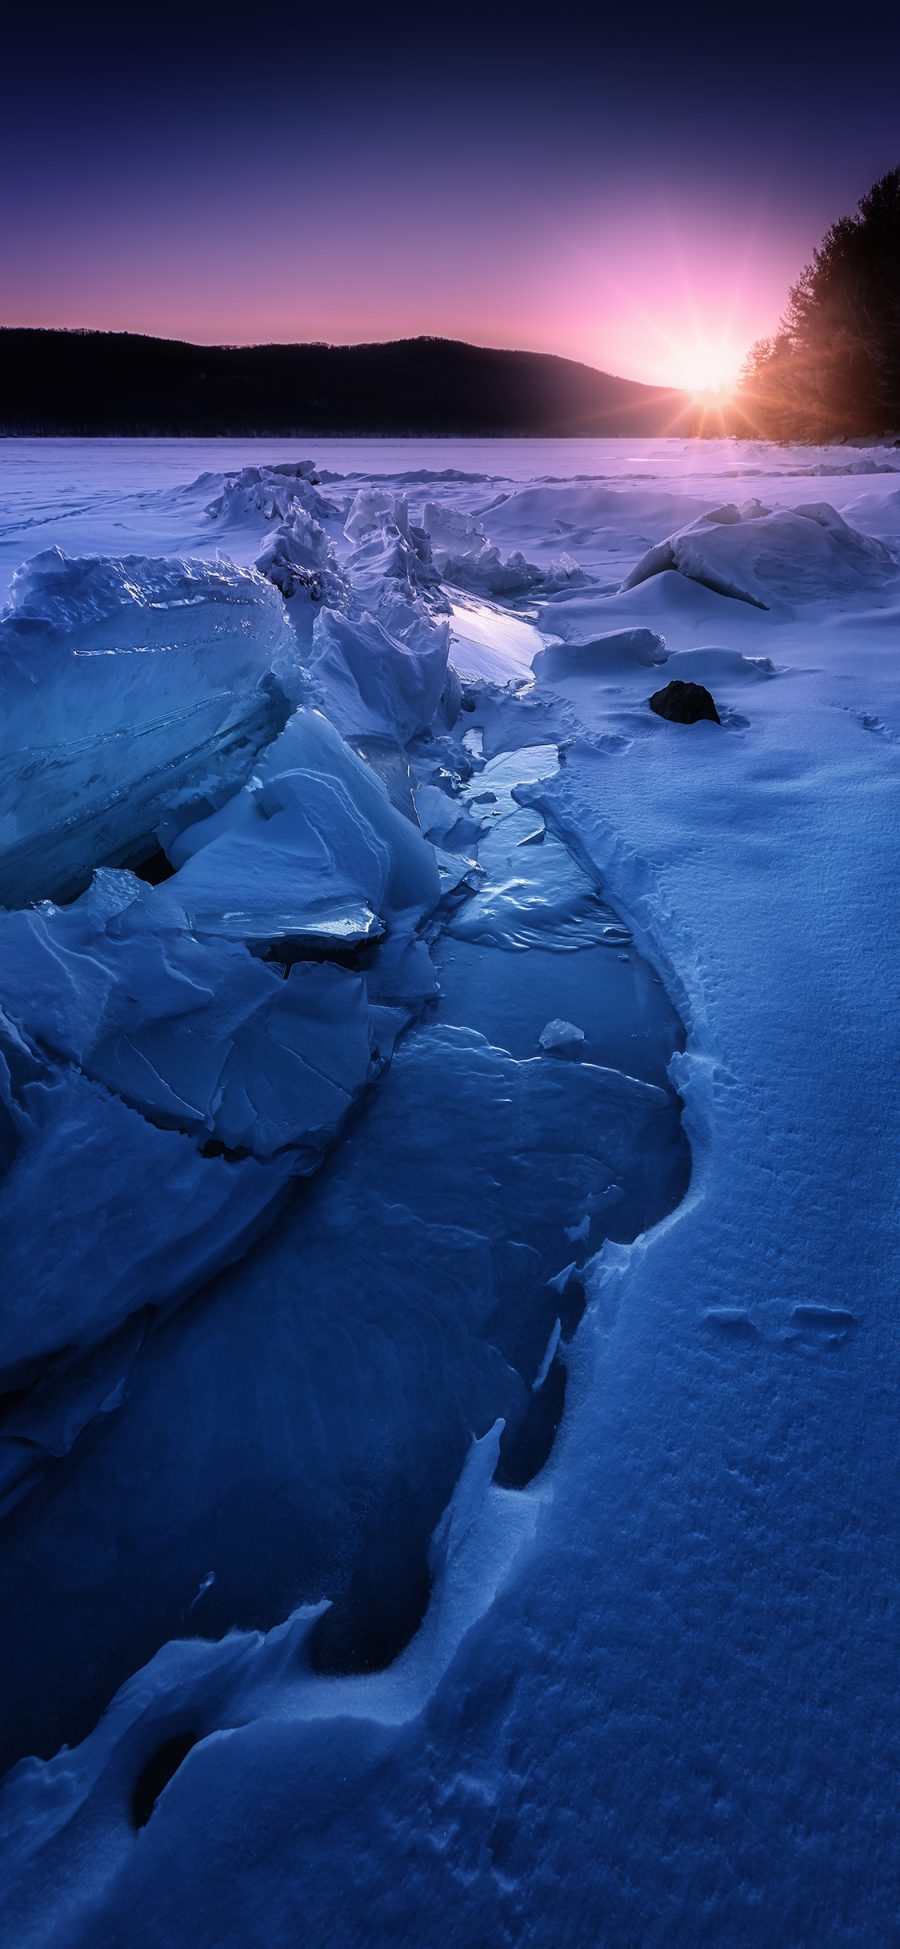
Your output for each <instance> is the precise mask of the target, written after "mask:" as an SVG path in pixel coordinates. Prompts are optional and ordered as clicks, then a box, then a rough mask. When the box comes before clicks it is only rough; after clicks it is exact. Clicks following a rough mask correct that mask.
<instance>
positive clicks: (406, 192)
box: [0, 0, 900, 386]
mask: <svg viewBox="0 0 900 1949" xmlns="http://www.w3.org/2000/svg"><path fill="white" fill-rule="evenodd" d="M24 11H25V10H19V12H20V14H22V13H24ZM898 56H900V29H898V27H897V26H896V25H895V24H894V22H893V20H892V18H891V15H890V13H889V10H888V9H887V8H884V9H883V10H882V12H881V19H880V21H879V17H878V10H877V9H870V10H867V12H866V14H865V15H864V16H863V25H862V29H861V31H858V30H856V29H855V30H854V38H853V40H852V42H851V41H845V40H844V39H843V38H842V41H841V45H840V49H839V50H838V49H837V48H836V46H835V43H834V42H833V40H832V39H830V38H829V37H828V35H827V32H826V24H825V20H824V16H823V15H822V14H821V12H819V13H818V14H815V13H813V11H812V10H810V11H809V13H808V15H805V16H804V15H802V14H801V13H799V12H798V10H797V9H796V8H794V9H791V10H787V9H780V10H776V9H770V10H768V11H767V10H766V9H765V8H763V9H759V8H755V9H753V10H752V12H748V11H746V10H734V11H733V12H732V14H731V15H729V14H728V12H727V10H725V9H719V10H717V11H716V13H715V14H714V13H713V12H712V11H710V12H709V13H704V12H703V10H702V9H701V10H698V9H696V8H694V9H691V10H690V11H685V12H684V13H683V14H681V15H679V12H678V10H677V9H674V8H668V9H665V10H663V9H661V8H659V9H654V8H652V7H651V8H646V7H645V8H642V9H641V10H640V11H639V12H638V10H635V9H631V8H628V7H621V8H617V9H616V10H615V13H614V14H613V13H612V12H610V15H609V17H608V18H605V17H604V10H603V8H602V7H598V6H592V7H587V6H581V5H569V4H565V0H563V3H562V4H556V5H552V6H551V5H547V6H546V8H544V9H543V10H542V11H541V12H540V13H539V11H538V9H537V8H535V7H527V8H526V7H525V6H521V7H519V6H515V5H502V6H500V5H497V6H493V7H490V6H483V7H475V6H468V5H461V6H454V7H452V8H450V7H444V6H427V7H423V8H421V9H420V10H415V9H413V8H411V7H408V6H402V5H401V6H396V7H390V8H388V7H385V8H379V7H374V6H369V7H366V8H361V7H356V6H345V7H342V8H337V7H335V6H332V7H330V8H329V11H328V16H327V19H323V18H322V17H321V16H320V14H319V12H318V11H317V10H316V9H313V8H310V7H305V6H302V5H301V6H297V7H295V8H294V9H293V10H292V11H290V12H289V11H288V10H286V9H257V10H252V9H247V10H246V12H245V15H244V18H243V23H242V26H241V27H240V29H239V30H235V28H234V27H233V25H232V23H231V19H230V16H229V15H228V14H227V13H225V14H219V15H215V14H213V13H209V14H208V15H206V16H204V17H202V18H201V16H200V15H198V14H197V13H196V12H193V13H191V12H189V11H187V10H185V9H182V10H176V9H169V8H158V7H157V8H153V9H142V8H140V7H137V8H130V9H125V8H123V9H121V11H120V12H119V13H118V14H116V15H115V16H111V17H109V18H107V17H105V16H104V15H101V14H100V13H98V12H96V11H95V12H93V13H92V12H91V10H90V9H89V10H88V11H87V12H84V11H81V12H79V11H78V10H77V9H70V10H68V11H67V12H65V13H63V12H60V13H59V14H58V15H57V14H55V13H52V12H48V11H47V10H46V9H44V10H35V9H32V10H29V11H28V14H27V17H26V18H24V19H22V18H20V20H19V21H18V22H17V23H14V24H13V27H12V29H11V38H10V33H7V35H6V38H5V55H4V66H5V69H6V78H7V84H8V86H7V90H6V91H5V93H6V99H5V103H4V114H3V118H2V126H0V156H2V169H3V183H4V194H3V210H2V219H0V228H2V235H0V245H2V265H3V279H2V322H4V323H6V324H29V325H90V326H101V327H106V328H118V329H127V330H129V331H140V332H153V333H161V334H165V335H167V336H174V337H182V338H190V339H195V340H202V341H229V342H244V341H258V340H268V339H282V340H289V339H305V338H323V339H330V340H335V341H343V342H347V341H356V340H362V339H382V338H393V337H400V336H409V335H412V334H415V333H419V332H430V333H436V334H441V335H446V336H450V337H461V338H468V339H471V340H474V341H477V342H479V343H482V344H488V345H516V346H523V347H531V348H535V349H540V350H547V351H555V352H561V353H564V354H566V355H568V356H571V357H575V358H579V359H583V360H585V361H587V362H588V363H590V364H593V365H598V366H602V367H606V368H607V369H609V370H611V371H615V372H619V373H622V374H625V375H627V376H629V377H634V378H641V379H648V380H654V381H657V382H662V383H671V384H677V385H689V386H697V385H703V384H706V383H716V382H718V381H721V380H726V379H727V378H729V377H730V376H732V374H733V372H734V370H735V368H736V366H737V365H738V364H739V362H740V359H741V357H742V355H743V353H744V351H745V350H746V348H747V346H748V345H749V343H750V342H751V341H752V340H753V339H754V338H755V337H757V336H759V335H760V334H761V333H764V332H767V331H770V330H771V329H772V328H773V326H774V325H775V323H776V322H777V318H778V315H779V312H780V311H781V309H782V307H783V305H784V301H785V297H786V293H787V287H788V285H789V283H790V281H791V280H792V278H793V277H795V276H796V274H797V272H798V271H799V269H800V267H801V266H802V264H803V262H804V261H805V260H806V259H807V258H808V256H809V255H810V252H811V249H812V247H813V245H814V244H815V243H816V242H817V241H818V239H819V237H820V236H821V234H822V232H823V230H824V229H825V228H826V226H827V225H828V223H829V222H830V221H832V219H833V218H834V217H836V216H838V215H840V214H841V213H842V212H844V211H846V210H849V209H852V208H853V206H854V205H855V203H856V201H857V198H858V197H859V195H860V194H861V193H862V192H863V191H864V190H865V189H866V188H867V186H868V185H869V183H870V182H871V181H872V179H873V178H874V177H875V176H877V175H878V174H880V173H882V172H883V171H884V170H885V169H887V168H889V167H891V166H892V165H893V164H895V163H897V162H898V161H900V125H898V116H897V108H896V92H897V72H898ZM836 138H837V139H836Z"/></svg>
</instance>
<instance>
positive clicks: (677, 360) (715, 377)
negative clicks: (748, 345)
mask: <svg viewBox="0 0 900 1949" xmlns="http://www.w3.org/2000/svg"><path fill="white" fill-rule="evenodd" d="M740 364H741V352H740V351H739V350H738V348H737V347H736V346H735V345H733V344H729V343H728V342H727V341H726V340H722V339H711V338H710V339H706V338H698V339H696V340H695V341H694V342H693V343H692V344H690V345H683V346H676V347H673V355H672V362H671V370H672V383H673V385H676V386H677V387H678V388H679V390H680V391H681V392H687V393H690V394H691V395H692V397H693V398H694V399H695V400H696V401H697V402H698V403H699V404H702V405H710V404H713V405H720V406H721V405H724V403H725V401H726V400H728V399H730V398H731V395H732V393H733V392H734V390H735V387H736V386H737V382H738V373H739V371H740Z"/></svg>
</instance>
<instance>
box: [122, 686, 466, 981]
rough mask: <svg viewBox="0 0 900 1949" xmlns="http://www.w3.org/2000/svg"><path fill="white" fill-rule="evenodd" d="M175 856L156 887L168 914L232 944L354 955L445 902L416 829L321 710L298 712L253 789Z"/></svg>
mask: <svg viewBox="0 0 900 1949" xmlns="http://www.w3.org/2000/svg"><path fill="white" fill-rule="evenodd" d="M171 853H172V858H173V861H174V863H175V864H176V865H177V866H178V868H179V871H178V872H177V874H176V875H175V877H174V878H173V879H171V880H167V881H166V883H165V885H164V886H162V887H160V888H158V889H157V896H156V897H157V913H158V915H161V916H163V919H164V920H167V921H168V923H169V924H170V925H172V926H175V927H184V926H187V927H190V928H192V929H193V930H194V931H196V932H197V933H200V934H218V935H225V936H227V937H228V938H230V939H237V940H248V941H255V942H258V941H263V940H267V939H278V940H282V939H285V938H289V937H292V938H304V937H306V938H311V939H314V940H319V941H327V940H328V939H329V938H330V939H331V940H333V941H334V943H335V945H336V946H348V945H352V944H354V943H356V942H362V941H366V940H374V939H377V937H378V935H379V933H380V932H381V931H382V925H381V923H382V921H383V920H387V921H390V918H391V916H392V915H393V916H396V915H398V914H401V913H403V914H407V915H411V916H413V918H418V917H421V915H423V914H424V913H427V912H428V911H429V910H430V909H431V908H432V907H433V906H434V905H435V904H436V902H437V900H438V899H439V897H440V880H439V876H438V870H437V865H436V863H435V858H434V853H433V851H432V848H431V847H430V846H429V845H428V843H427V841H426V840H425V839H424V837H423V835H422V833H421V831H420V830H419V828H418V826H416V825H414V824H413V823H412V821H411V820H410V819H409V818H406V817H405V816H404V814H403V813H402V812H399V811H397V809H396V807H395V806H393V805H392V804H391V801H390V798H389V797H388V793H387V791H386V789H385V786H384V785H383V783H382V781H381V779H380V778H379V777H378V776H377V775H376V773H375V772H374V771H373V770H372V768H371V767H370V766H369V765H368V764H366V763H364V762H363V760H362V759H361V758H358V757H357V756H356V754H355V753H354V752H353V751H351V750H350V748H349V746H348V745H346V744H345V743H344V741H343V739H342V738H341V737H339V735H338V733H337V732H336V731H335V730H334V729H333V727H332V726H331V725H330V724H329V723H328V721H327V719H326V718H324V717H322V716H321V714H320V713H319V712H318V711H312V710H299V711H297V712H295V714H294V716H293V717H292V718H291V720H290V722H289V724H288V725H287V726H286V728H285V729H284V731H283V732H282V733H281V736H280V737H278V738H277V739H276V740H275V742H274V743H273V744H272V745H271V746H270V747H269V749H268V750H267V751H265V752H264V753H263V755H262V757H261V758H260V760H259V762H258V764H257V766H256V768H255V770H254V773H253V776H252V778H251V779H250V780H249V782H248V784H247V785H246V786H245V787H244V788H243V789H242V790H241V791H240V792H238V793H237V794H236V795H235V796H234V797H233V798H232V799H230V800H229V801H228V803H227V804H226V805H224V806H222V807H221V808H220V809H219V810H218V811H217V812H214V813H213V814H212V815H211V816H210V817H209V818H206V819H202V820H200V821H198V822H197V823H196V824H195V825H192V826H188V827H187V828H186V829H185V830H184V831H183V832H182V833H181V834H180V835H179V836H178V838H177V840H175V841H174V843H173V845H172V848H171ZM377 917H380V918H377ZM273 923H274V931H273V932H271V933H270V932H269V929H270V928H272V926H273ZM160 924H162V923H160Z"/></svg>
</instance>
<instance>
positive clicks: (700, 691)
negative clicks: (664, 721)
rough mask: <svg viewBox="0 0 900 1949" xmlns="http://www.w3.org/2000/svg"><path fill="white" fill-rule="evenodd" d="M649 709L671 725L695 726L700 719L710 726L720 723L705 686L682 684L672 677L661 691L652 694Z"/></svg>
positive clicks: (678, 678)
mask: <svg viewBox="0 0 900 1949" xmlns="http://www.w3.org/2000/svg"><path fill="white" fill-rule="evenodd" d="M650 709H651V711H655V712H656V715H657V717H667V718H668V719H669V722H670V723H671V724H697V723H698V722H700V720H701V719H706V720H708V721H709V722H710V723H712V724H721V722H722V720H721V718H720V716H719V713H718V711H717V710H716V707H715V703H714V702H713V699H712V696H711V694H710V692H709V691H708V690H707V688H706V685H705V684H691V683H683V682H682V680H681V678H680V677H673V678H672V681H671V683H667V684H666V686H665V688H664V689H663V690H655V691H654V692H653V696H652V697H651V699H650Z"/></svg>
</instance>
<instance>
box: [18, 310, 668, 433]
mask: <svg viewBox="0 0 900 1949" xmlns="http://www.w3.org/2000/svg"><path fill="white" fill-rule="evenodd" d="M694 419H695V409H694V408H693V407H692V405H691V402H690V400H689V399H688V398H687V396H686V395H685V394H683V393H678V392H671V391H667V390H665V389H663V388H662V387H658V386H642V385H638V384H636V383H635V382H634V381H632V380H628V379H617V378H614V377H613V376H612V375H611V374H610V373H608V372H597V371H595V370H594V369H593V367H591V366H587V365H579V364H577V363H576V362H575V361H574V360H572V359H561V358H555V357H553V356H551V355H549V354H546V353H540V352H502V351H492V350H488V349H485V348H484V347H481V346H477V345H465V344H462V343H460V342H458V341H457V340H455V339H444V338H411V339H400V340H396V341H394V342H392V343H390V344H386V345H322V344H313V345H253V346H234V345H215V346H208V345H189V344H184V343H182V342H181V341H179V340H176V339H165V338H144V337H142V336H138V335H137V334H134V333H129V332H92V331H85V332H82V331H44V330H25V329H18V328H6V329H0V432H2V433H6V434H24V433H31V434H54V433H55V434H88V435H90V434H119V435H128V434H157V435H166V434H195V435H213V434H229V435H232V436H235V435H241V434H243V435H249V434H256V433H259V434H264V435H271V434H280V433H283V434H294V433H298V434H299V433H320V434H327V433H346V434H394V435H403V434H413V435H416V434H420V435H428V434H430V435H441V434H449V435H453V434H456V435H469V436H472V435H479V434H482V435H490V434H531V435H545V436H547V435H555V436H565V435H570V434H628V435H631V436H633V437H637V436H640V435H642V434H643V435H648V436H656V435H659V434H663V433H682V434H683V433H690V432H692V431H694V430H695V427H694V424H693V422H694Z"/></svg>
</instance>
